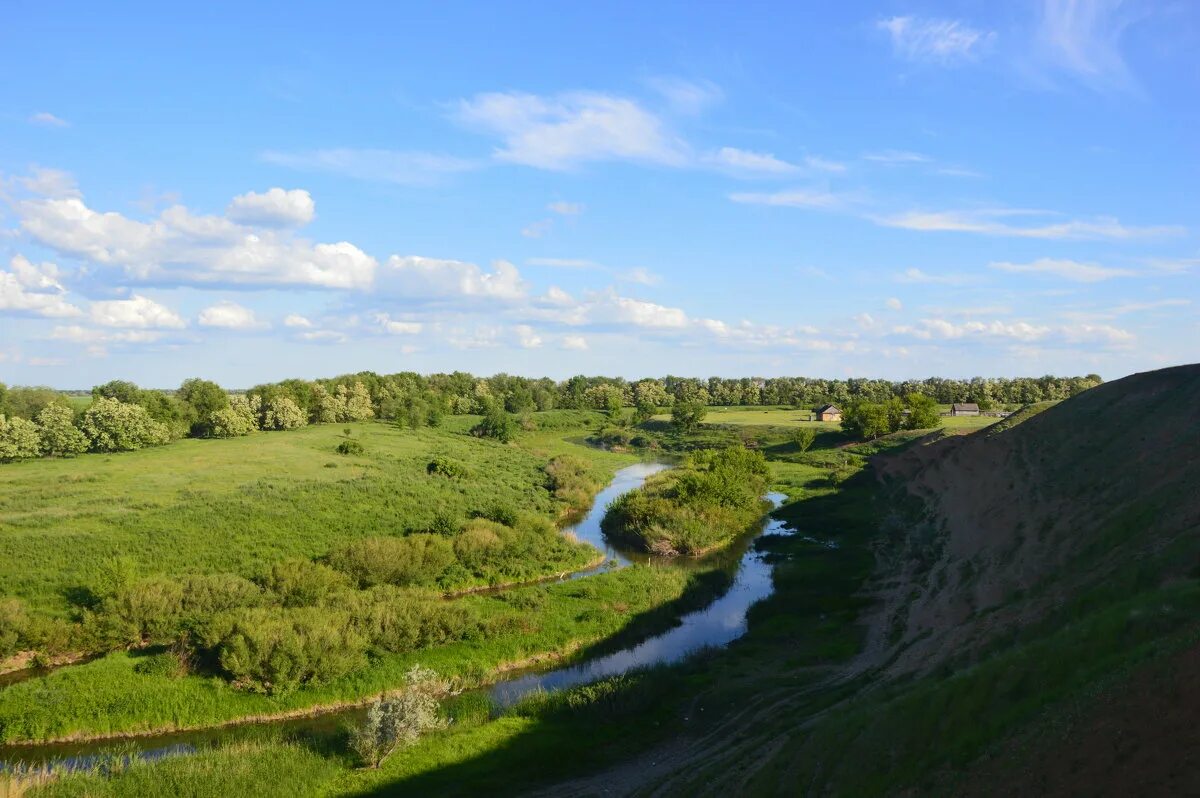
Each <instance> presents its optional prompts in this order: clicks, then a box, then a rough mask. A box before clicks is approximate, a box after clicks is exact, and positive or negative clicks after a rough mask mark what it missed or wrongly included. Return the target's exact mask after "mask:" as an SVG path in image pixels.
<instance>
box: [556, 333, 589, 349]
mask: <svg viewBox="0 0 1200 798" xmlns="http://www.w3.org/2000/svg"><path fill="white" fill-rule="evenodd" d="M559 346H560V347H562V348H563V349H569V350H574V351H577V352H582V351H584V350H586V349H587V348H588V342H587V339H586V338H584V337H583V336H582V335H564V336H563V337H562V340H561V341H559Z"/></svg>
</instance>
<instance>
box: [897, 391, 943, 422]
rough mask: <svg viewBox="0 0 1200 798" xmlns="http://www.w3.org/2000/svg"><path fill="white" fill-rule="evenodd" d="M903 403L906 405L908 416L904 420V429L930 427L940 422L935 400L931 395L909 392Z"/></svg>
mask: <svg viewBox="0 0 1200 798" xmlns="http://www.w3.org/2000/svg"><path fill="white" fill-rule="evenodd" d="M905 403H906V404H907V405H908V417H907V418H906V419H905V420H904V428H905V429H932V428H933V427H936V426H938V424H940V423H941V419H940V417H939V416H938V407H937V402H935V401H934V400H933V399H932V397H929V396H926V395H925V394H923V393H910V394H909V395H908V397H907V398H906V399H905Z"/></svg>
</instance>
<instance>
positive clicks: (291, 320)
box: [283, 313, 313, 327]
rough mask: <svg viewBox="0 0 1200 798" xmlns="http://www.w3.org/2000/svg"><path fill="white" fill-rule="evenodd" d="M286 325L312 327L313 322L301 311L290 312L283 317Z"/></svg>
mask: <svg viewBox="0 0 1200 798" xmlns="http://www.w3.org/2000/svg"><path fill="white" fill-rule="evenodd" d="M283 326H284V327H311V326H313V323H312V322H311V321H309V320H308V319H306V318H305V317H304V316H301V315H300V314H299V313H289V314H288V315H287V316H285V317H284V319H283Z"/></svg>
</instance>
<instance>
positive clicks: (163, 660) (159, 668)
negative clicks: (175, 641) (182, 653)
mask: <svg viewBox="0 0 1200 798" xmlns="http://www.w3.org/2000/svg"><path fill="white" fill-rule="evenodd" d="M133 671H134V673H140V674H142V675H143V676H158V677H160V678H167V679H178V678H179V677H180V676H183V675H184V674H185V673H187V669H186V668H185V667H184V665H183V662H182V661H181V660H180V659H179V657H178V656H177V655H176V654H174V653H172V652H170V651H164V652H162V653H161V654H151V655H149V656H146V657H142V658H141V659H140V660H138V662H137V664H136V665H134V666H133Z"/></svg>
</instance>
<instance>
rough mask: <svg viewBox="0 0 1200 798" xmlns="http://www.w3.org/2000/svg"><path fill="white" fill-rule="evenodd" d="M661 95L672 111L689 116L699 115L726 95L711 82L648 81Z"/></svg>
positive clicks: (671, 78) (665, 78)
mask: <svg viewBox="0 0 1200 798" xmlns="http://www.w3.org/2000/svg"><path fill="white" fill-rule="evenodd" d="M646 83H647V85H649V86H650V88H652V89H654V90H655V91H656V92H658V93H659V94H661V95H662V96H663V98H664V99H666V101H667V103H668V104H669V105H670V106H671V109H672V110H674V111H676V112H678V113H681V114H688V115H695V114H699V113H700V112H702V111H705V110H707V109H708V108H709V107H710V106H713V105H716V104H717V103H719V102H720V101H721V100H722V99H723V98H724V96H725V95H724V93H723V92H722V91H721V88H720V87H719V86H717V84H715V83H713V82H711V81H707V80H704V81H692V80H684V79H682V78H673V77H656V78H650V79H649V80H647V81H646Z"/></svg>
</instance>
